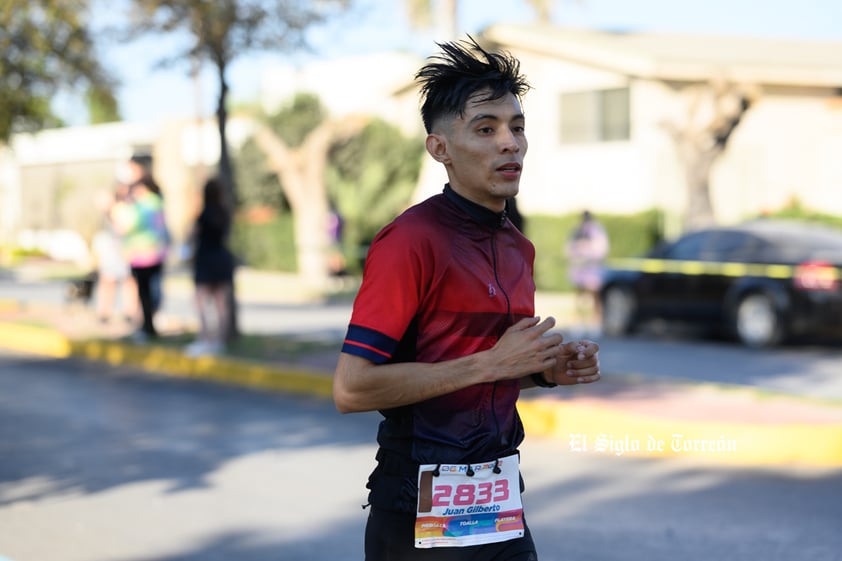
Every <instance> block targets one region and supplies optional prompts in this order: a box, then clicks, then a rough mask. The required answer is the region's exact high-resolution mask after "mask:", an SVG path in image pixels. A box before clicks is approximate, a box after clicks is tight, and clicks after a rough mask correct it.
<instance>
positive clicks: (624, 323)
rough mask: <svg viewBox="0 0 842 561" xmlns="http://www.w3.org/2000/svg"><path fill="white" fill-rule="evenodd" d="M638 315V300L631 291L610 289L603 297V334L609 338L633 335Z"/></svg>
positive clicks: (619, 288)
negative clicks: (636, 315)
mask: <svg viewBox="0 0 842 561" xmlns="http://www.w3.org/2000/svg"><path fill="white" fill-rule="evenodd" d="M636 313H637V300H636V299H635V297H634V294H633V293H632V291H631V290H629V289H627V288H623V287H620V286H611V287H608V288H607V289H606V290H605V292H604V293H603V296H602V332H603V333H604V334H605V335H609V336H619V335H627V334H629V333H631V332H632V331H633V330H634V321H635V320H634V318H635V314H636Z"/></svg>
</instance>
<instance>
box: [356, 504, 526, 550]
mask: <svg viewBox="0 0 842 561" xmlns="http://www.w3.org/2000/svg"><path fill="white" fill-rule="evenodd" d="M370 509H371V511H370V512H369V514H368V524H367V525H366V528H365V559H366V561H426V560H429V561H537V559H538V554H537V553H536V552H535V544H534V543H533V541H532V534H530V532H529V526H527V524H526V520H524V522H523V526H524V530H525V534H524V536H523V537H522V538H517V539H514V540H509V541H505V542H498V543H489V544H485V545H471V546H467V547H434V548H431V549H418V548H416V547H415V515H414V514H406V513H397V512H389V511H385V510H378V509H376V508H374V507H370Z"/></svg>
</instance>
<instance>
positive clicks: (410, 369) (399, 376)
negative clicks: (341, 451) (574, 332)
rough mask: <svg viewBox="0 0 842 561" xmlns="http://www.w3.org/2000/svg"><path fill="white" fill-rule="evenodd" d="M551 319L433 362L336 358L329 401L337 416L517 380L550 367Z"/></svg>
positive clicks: (555, 344) (557, 341) (522, 324)
mask: <svg viewBox="0 0 842 561" xmlns="http://www.w3.org/2000/svg"><path fill="white" fill-rule="evenodd" d="M554 325H555V319H554V318H547V319H545V320H544V321H540V318H526V319H523V320H521V321H519V322H518V323H516V324H514V325H513V326H511V327H510V328H509V329H508V330H507V331H506V332H505V333H504V334H503V336H502V337H501V338H500V339H499V340H498V341H497V344H495V345H494V347H492V348H491V349H488V350H486V351H481V352H478V353H475V354H472V355H468V356H465V357H461V358H457V359H453V360H448V361H444V362H437V363H421V362H403V363H395V364H379V365H378V364H374V363H373V362H371V361H369V360H367V359H364V358H360V357H357V356H354V355H350V354H347V353H341V354H340V355H339V362H338V363H337V366H336V372H335V374H334V378H333V399H334V402H335V404H336V408H337V409H338V410H339V411H340V412H342V413H352V412H359V411H375V410H378V409H389V408H392V407H400V406H402V405H409V404H411V403H417V402H419V401H424V400H426V399H430V398H432V397H437V396H440V395H444V394H447V393H451V392H454V391H456V390H460V389H462V388H466V387H468V386H472V385H475V384H480V383H483V382H493V381H496V380H507V379H515V378H522V377H523V376H526V375H528V374H529V373H531V372H541V371H544V370H547V369H549V368H551V367H552V366H553V365H555V363H556V360H557V357H558V356H560V346H561V342H562V336H561V335H560V334H551V333H548V331H549V330H550V329H552V327H553V326H554Z"/></svg>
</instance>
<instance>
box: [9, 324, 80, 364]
mask: <svg viewBox="0 0 842 561" xmlns="http://www.w3.org/2000/svg"><path fill="white" fill-rule="evenodd" d="M0 346H2V347H4V348H7V349H11V350H14V351H20V352H24V353H32V354H38V355H44V356H49V357H53V358H65V357H68V356H70V351H71V349H70V343H69V341H68V340H67V338H65V337H64V335H61V334H60V333H56V332H55V331H53V330H52V329H48V328H46V327H39V326H35V325H26V324H22V323H2V322H0Z"/></svg>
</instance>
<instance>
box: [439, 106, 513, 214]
mask: <svg viewBox="0 0 842 561" xmlns="http://www.w3.org/2000/svg"><path fill="white" fill-rule="evenodd" d="M486 94H487V92H485V91H482V92H478V93H477V94H474V95H473V96H472V97H471V98H470V99H469V100H468V103H467V105H466V107H465V112H464V114H463V115H462V116H457V117H453V118H450V119H447V120H443V122H442V124H441V126H440V127H438V128H437V130H436V131H434V132H433V133H432V134H430V135H429V137H428V138H427V149H428V150H429V151H430V153H431V154H432V155H433V157H434V158H435V159H436V160H438V161H440V162H441V163H443V164H444V165H445V168H446V169H447V174H448V178H449V180H450V186H451V187H452V188H453V190H454V191H456V192H457V193H459V194H460V195H462V196H463V197H465V198H467V199H469V200H471V201H473V202H475V203H478V204H480V205H482V206H485V207H487V208H489V209H491V210H493V211H495V212H499V211H502V210H503V208H504V207H505V201H506V199H508V198H510V197H513V196H515V195H517V192H518V189H519V186H520V176H521V171H522V168H523V157H524V155H526V149H527V147H528V143H527V141H526V134H525V129H524V127H525V119H524V115H523V109H522V108H521V106H520V102H519V101H518V99H517V98H516V97H515V96H514V95H513V94H511V93H510V94H507V95H505V96H503V97H502V98H500V99H495V100H490V101H480V100H481V99H482V98H483V97H485V95H486Z"/></svg>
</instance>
